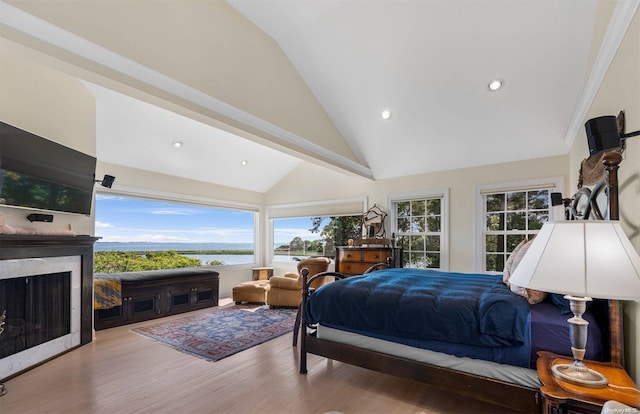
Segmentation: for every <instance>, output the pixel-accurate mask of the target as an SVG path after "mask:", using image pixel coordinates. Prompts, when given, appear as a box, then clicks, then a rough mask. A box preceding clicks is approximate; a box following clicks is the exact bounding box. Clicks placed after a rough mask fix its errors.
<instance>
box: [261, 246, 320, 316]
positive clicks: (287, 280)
mask: <svg viewBox="0 0 640 414" xmlns="http://www.w3.org/2000/svg"><path fill="white" fill-rule="evenodd" d="M329 263H331V261H330V260H329V259H328V258H326V257H311V258H309V259H304V260H301V261H300V262H298V273H293V272H287V273H285V274H284V276H272V277H271V279H269V284H270V285H271V289H269V292H268V293H267V305H269V306H288V307H298V306H300V302H301V301H302V293H301V292H302V276H301V271H302V269H304V268H306V269H308V270H309V276H313V275H315V274H317V273H320V272H326V271H327V269H328V268H329ZM316 282H317V283H314V286H312V287H313V288H319V287H320V286H322V285H324V284H326V283H328V282H331V278H328V277H326V278H322V279H318V280H317V281H316Z"/></svg>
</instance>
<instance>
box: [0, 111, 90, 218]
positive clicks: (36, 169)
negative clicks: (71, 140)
mask: <svg viewBox="0 0 640 414" xmlns="http://www.w3.org/2000/svg"><path fill="white" fill-rule="evenodd" d="M95 171H96V159H95V158H94V157H92V156H90V155H87V154H84V153H82V152H80V151H76V150H74V149H71V148H69V147H65V146H64V145H61V144H58V143H55V142H53V141H49V140H48V139H45V138H42V137H39V136H37V135H34V134H32V133H30V132H28V131H24V130H22V129H20V128H17V127H14V126H12V125H9V124H7V123H4V122H0V205H8V206H17V207H26V208H34V209H40V210H50V211H64V212H68V213H77V214H86V215H89V214H91V202H92V200H93V186H94V183H95Z"/></svg>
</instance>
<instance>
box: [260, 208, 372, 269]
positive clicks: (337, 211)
mask: <svg viewBox="0 0 640 414" xmlns="http://www.w3.org/2000/svg"><path fill="white" fill-rule="evenodd" d="M366 206H367V197H354V198H345V199H338V200H328V201H311V202H305V203H291V204H274V205H270V206H267V207H266V209H265V223H266V226H265V227H266V231H265V237H264V243H265V246H266V248H265V262H266V263H270V265H274V266H277V267H286V266H287V265H289V266H290V265H291V263H292V262H289V261H281V260H273V259H274V251H275V248H274V244H275V243H274V240H273V237H274V220H277V219H289V218H304V217H321V216H322V217H329V216H349V215H354V216H355V215H360V216H361V215H363V214H364V213H365V211H366ZM355 210H358V211H355ZM350 211H351V212H350ZM283 212H286V213H283Z"/></svg>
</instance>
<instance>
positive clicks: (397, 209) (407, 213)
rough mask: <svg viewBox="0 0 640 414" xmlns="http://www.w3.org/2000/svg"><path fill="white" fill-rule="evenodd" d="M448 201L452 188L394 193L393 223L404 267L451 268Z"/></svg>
mask: <svg viewBox="0 0 640 414" xmlns="http://www.w3.org/2000/svg"><path fill="white" fill-rule="evenodd" d="M447 203H448V191H433V192H429V193H423V194H420V195H413V196H403V195H396V196H392V197H391V206H392V217H393V224H392V227H393V232H394V234H395V238H396V245H397V246H398V247H401V248H402V249H403V261H404V267H413V268H431V269H443V270H446V269H448V259H447V257H448V252H447V249H446V246H447V243H446V234H447V227H448V220H447V217H446V211H447V210H448V209H447V208H446V205H447Z"/></svg>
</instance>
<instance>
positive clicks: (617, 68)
mask: <svg viewBox="0 0 640 414" xmlns="http://www.w3.org/2000/svg"><path fill="white" fill-rule="evenodd" d="M621 110H624V111H625V114H626V132H632V131H638V130H640V12H636V15H635V17H634V20H633V22H632V24H631V27H630V28H629V30H628V31H627V34H626V35H625V38H624V40H623V42H622V44H621V45H620V48H619V49H618V52H617V54H616V57H615V59H614V61H613V63H612V65H611V67H610V68H609V70H608V71H607V74H606V77H605V79H604V81H603V83H602V85H601V86H600V89H599V90H598V94H597V95H596V98H595V100H594V101H593V103H592V105H591V107H590V109H589V112H588V113H587V117H586V118H585V120H584V121H585V122H586V121H587V120H588V119H591V118H594V117H597V116H603V115H618V112H619V111H621ZM626 145H627V147H626V150H625V152H624V155H623V157H624V158H623V162H622V164H621V165H620V170H619V187H620V219H621V223H622V226H623V228H624V230H625V233H626V234H627V236H629V238H630V240H631V242H632V244H633V246H634V247H635V248H636V250H637V251H638V252H640V137H633V138H629V139H628V140H627V141H626ZM588 155H589V149H588V146H587V141H586V137H585V134H584V130H581V131H580V132H579V133H578V135H577V136H576V139H575V142H574V144H573V147H572V148H571V153H570V172H571V185H572V187H574V188H575V186H576V183H577V180H578V171H579V169H580V162H581V161H582V160H583V159H584V158H586V157H588ZM624 334H625V354H626V364H625V365H626V369H627V371H628V372H629V373H630V375H631V377H632V378H634V379H635V381H636V383H637V382H638V381H639V380H640V350H639V345H638V344H640V303H638V302H627V303H625V304H624Z"/></svg>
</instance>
